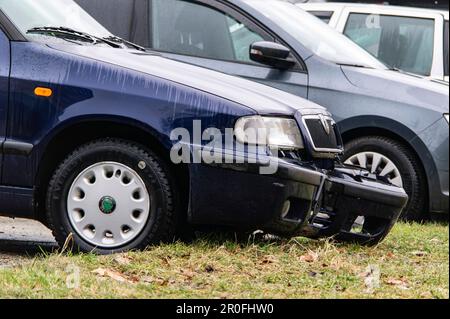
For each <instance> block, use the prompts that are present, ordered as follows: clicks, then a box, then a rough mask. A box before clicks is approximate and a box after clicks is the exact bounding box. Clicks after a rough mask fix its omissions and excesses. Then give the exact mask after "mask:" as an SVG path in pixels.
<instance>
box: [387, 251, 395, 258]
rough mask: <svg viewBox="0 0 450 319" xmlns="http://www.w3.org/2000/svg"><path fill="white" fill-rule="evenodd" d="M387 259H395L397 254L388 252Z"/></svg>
mask: <svg viewBox="0 0 450 319" xmlns="http://www.w3.org/2000/svg"><path fill="white" fill-rule="evenodd" d="M386 257H388V258H395V254H394V253H392V252H388V253H387V254H386Z"/></svg>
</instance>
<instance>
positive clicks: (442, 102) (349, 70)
mask: <svg viewBox="0 0 450 319" xmlns="http://www.w3.org/2000/svg"><path fill="white" fill-rule="evenodd" d="M342 70H343V72H344V74H345V75H346V77H347V79H348V80H349V81H350V82H351V83H352V84H353V85H355V86H357V87H359V88H362V89H364V90H366V92H367V94H370V95H373V96H377V97H379V98H384V99H386V100H392V101H397V102H400V103H405V104H409V105H414V106H418V107H422V108H427V109H429V110H433V111H436V112H438V113H441V114H443V113H448V112H449V87H448V85H447V84H443V83H439V82H436V81H430V80H428V79H425V78H422V77H420V76H414V75H409V74H406V73H402V72H396V71H386V70H376V69H367V68H358V67H350V66H343V67H342Z"/></svg>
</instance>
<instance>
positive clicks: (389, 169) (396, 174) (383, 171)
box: [345, 152, 403, 187]
mask: <svg viewBox="0 0 450 319" xmlns="http://www.w3.org/2000/svg"><path fill="white" fill-rule="evenodd" d="M345 164H349V165H354V166H359V167H362V168H366V169H368V170H369V171H370V172H371V173H373V174H378V175H380V176H383V177H387V179H388V180H389V181H390V182H391V183H392V184H393V185H395V186H398V187H403V179H402V176H401V174H400V170H399V169H398V167H397V166H396V165H395V164H394V162H393V161H392V160H391V159H389V158H388V157H386V156H384V155H383V154H380V153H376V152H361V153H358V154H355V155H353V156H351V157H350V158H349V159H347V160H346V161H345Z"/></svg>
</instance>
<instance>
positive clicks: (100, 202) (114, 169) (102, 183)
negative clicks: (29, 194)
mask: <svg viewBox="0 0 450 319" xmlns="http://www.w3.org/2000/svg"><path fill="white" fill-rule="evenodd" d="M150 204H151V200H150V195H149V192H148V190H147V188H146V186H145V183H144V182H143V180H142V179H141V177H140V176H139V175H138V174H137V173H136V172H135V171H134V170H132V169H131V168H129V167H127V166H125V165H123V164H120V163H115V162H102V163H97V164H95V165H92V166H90V167H88V168H87V169H85V170H84V171H83V172H81V174H79V175H78V176H77V177H76V178H75V180H74V182H73V184H72V186H71V188H70V190H69V194H68V198H67V212H68V214H69V220H70V223H71V225H72V227H73V228H74V230H75V231H76V233H77V234H78V235H79V236H80V237H81V238H82V239H84V240H85V241H86V242H88V243H90V244H92V245H94V246H96V247H100V248H116V247H120V246H124V245H126V244H127V243H129V242H131V241H133V240H134V239H135V238H136V237H137V236H139V235H140V233H141V232H142V230H143V229H144V227H145V225H146V224H147V221H148V219H149V216H150Z"/></svg>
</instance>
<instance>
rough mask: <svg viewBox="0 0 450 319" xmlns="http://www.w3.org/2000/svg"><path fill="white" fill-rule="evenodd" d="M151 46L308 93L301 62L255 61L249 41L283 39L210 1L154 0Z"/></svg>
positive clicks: (179, 57)
mask: <svg viewBox="0 0 450 319" xmlns="http://www.w3.org/2000/svg"><path fill="white" fill-rule="evenodd" d="M149 9H150V12H151V14H150V30H151V31H150V33H151V44H152V45H151V49H153V50H156V51H159V52H162V54H163V55H165V56H167V57H170V58H173V59H176V60H180V61H183V62H187V63H191V64H194V65H198V66H201V67H206V68H210V69H213V70H217V71H220V72H224V73H227V74H232V75H236V76H240V77H244V78H247V79H250V80H254V81H258V82H262V83H264V84H267V85H270V86H272V87H276V88H279V89H281V90H284V91H287V92H291V93H293V94H295V95H298V96H304V97H307V91H308V87H307V84H308V75H307V73H306V70H305V68H304V66H303V63H302V62H301V60H300V59H299V58H298V57H294V56H293V58H295V59H296V60H297V65H296V66H295V67H294V68H292V69H290V70H288V71H280V70H278V69H274V68H271V67H268V66H266V65H262V64H258V63H256V62H253V61H251V60H250V54H249V53H250V45H251V44H253V43H255V42H258V41H278V40H277V39H276V38H275V37H274V36H273V35H272V34H270V33H269V32H268V31H267V30H264V29H262V27H260V26H258V25H257V24H256V23H254V22H253V21H252V20H251V19H250V18H249V17H246V16H244V15H243V14H242V13H240V12H238V11H237V10H235V9H233V8H231V7H229V6H228V4H225V2H219V1H211V0H198V1H197V0H190V1H186V0H151V1H150V8H149Z"/></svg>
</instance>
